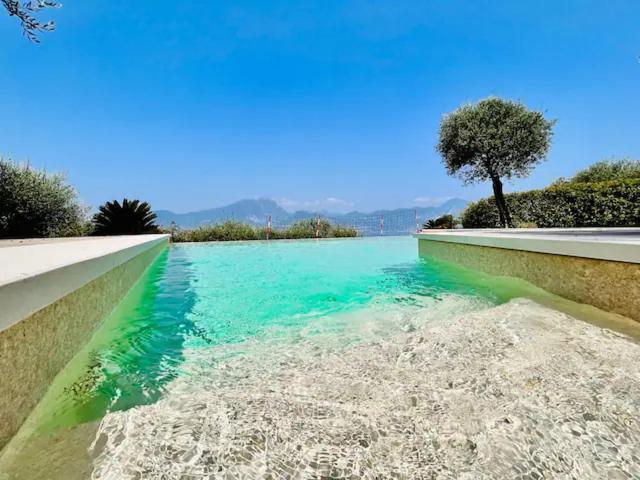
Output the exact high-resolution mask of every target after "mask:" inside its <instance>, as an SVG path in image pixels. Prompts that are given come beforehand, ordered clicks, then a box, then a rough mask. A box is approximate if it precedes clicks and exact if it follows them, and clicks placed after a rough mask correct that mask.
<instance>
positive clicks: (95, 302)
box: [0, 241, 167, 449]
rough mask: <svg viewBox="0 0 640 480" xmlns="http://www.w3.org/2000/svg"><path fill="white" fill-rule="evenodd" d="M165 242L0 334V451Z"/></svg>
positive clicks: (164, 245) (162, 247)
mask: <svg viewBox="0 0 640 480" xmlns="http://www.w3.org/2000/svg"><path fill="white" fill-rule="evenodd" d="M166 245H167V242H166V241H165V242H161V243H159V244H157V245H156V246H154V247H152V248H150V249H149V250H147V251H145V252H143V253H141V254H140V255H138V256H136V257H135V258H133V259H131V260H129V261H128V262H126V263H124V264H122V265H120V266H118V267H116V268H114V269H112V270H110V271H109V272H107V273H106V274H104V275H102V276H101V277H99V278H97V279H95V280H93V281H92V282H90V283H88V284H86V285H85V286H83V287H81V288H79V289H78V290H76V291H74V292H72V293H71V294H69V295H67V296H66V297H63V298H61V299H60V300H58V301H56V302H54V303H52V304H51V305H49V306H47V307H45V308H43V309H41V310H39V311H38V312H36V313H34V314H33V315H31V316H30V317H28V318H26V319H24V320H22V321H20V322H18V323H16V324H15V325H13V326H12V327H10V328H8V329H7V330H3V331H1V332H0V449H1V448H2V447H3V446H4V445H6V443H7V442H8V441H9V440H10V439H11V437H12V436H13V435H14V434H15V433H16V432H17V430H18V429H19V428H20V426H21V425H22V423H23V422H24V420H25V419H26V418H27V416H28V415H29V413H30V412H31V410H32V409H33V408H34V407H35V406H36V405H37V403H38V402H39V401H40V399H41V398H42V396H43V395H44V393H45V392H46V391H47V388H48V387H49V385H50V384H51V382H52V381H53V379H54V377H55V376H56V375H57V374H58V372H59V371H60V370H61V369H62V368H63V367H64V366H65V365H66V364H67V362H68V361H69V360H71V358H72V357H73V356H74V355H75V354H76V353H77V352H78V350H79V349H80V348H81V347H82V346H83V345H84V344H85V343H86V342H87V341H88V340H89V339H90V338H91V336H92V334H93V333H94V331H95V330H96V328H97V327H98V326H99V325H100V323H101V322H102V320H103V319H104V318H106V316H107V315H108V314H109V313H110V312H111V311H112V310H113V309H114V308H115V307H116V305H117V304H118V303H119V302H120V301H121V300H122V299H123V298H124V296H125V295H126V293H127V291H128V290H129V289H130V288H131V286H132V285H133V284H134V283H135V282H136V281H137V280H138V279H139V278H140V276H141V275H142V273H143V272H144V271H145V269H146V268H147V267H148V266H149V264H150V263H151V262H152V261H153V260H154V259H155V257H156V256H157V255H158V254H159V253H160V252H161V251H162V250H163V249H164V248H166Z"/></svg>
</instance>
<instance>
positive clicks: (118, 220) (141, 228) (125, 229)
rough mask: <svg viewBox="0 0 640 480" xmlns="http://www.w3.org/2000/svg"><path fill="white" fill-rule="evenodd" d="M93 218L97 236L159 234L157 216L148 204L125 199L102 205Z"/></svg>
mask: <svg viewBox="0 0 640 480" xmlns="http://www.w3.org/2000/svg"><path fill="white" fill-rule="evenodd" d="M99 210H100V211H99V212H98V213H96V214H95V215H94V216H93V225H94V234H95V235H138V234H142V233H157V232H158V226H157V225H156V224H155V223H154V220H155V219H156V214H155V213H153V212H152V211H151V207H150V206H149V204H148V203H147V202H140V200H128V199H126V198H125V199H124V200H123V201H122V204H120V203H119V202H118V201H117V200H114V201H113V202H107V203H105V204H104V205H102V206H101V207H100V209H99Z"/></svg>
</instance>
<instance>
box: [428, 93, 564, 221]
mask: <svg viewBox="0 0 640 480" xmlns="http://www.w3.org/2000/svg"><path fill="white" fill-rule="evenodd" d="M554 123H555V121H553V120H546V119H545V118H544V116H543V114H542V113H541V112H536V111H531V110H529V109H527V107H526V106H525V105H523V104H522V103H519V102H514V101H510V100H503V99H500V98H487V99H485V100H481V101H479V102H478V103H475V104H469V105H464V106H462V107H460V108H458V109H457V110H455V111H453V112H451V113H449V114H447V115H445V117H444V118H443V120H442V123H441V125H440V134H439V140H438V145H437V147H436V149H437V151H438V152H439V153H440V155H441V156H442V159H443V162H444V164H445V166H446V168H447V173H448V174H449V175H454V176H457V177H459V178H461V179H462V180H464V182H465V183H467V184H469V183H475V182H480V181H486V180H491V183H492V185H493V194H494V197H495V201H496V205H497V207H498V213H499V215H500V223H501V224H502V226H503V227H512V226H513V224H512V221H511V214H510V213H509V208H508V206H507V203H506V201H505V198H504V193H503V189H502V180H503V179H505V178H506V179H511V178H514V177H518V178H521V177H526V176H527V175H529V173H530V172H531V169H532V168H533V167H534V166H535V165H536V164H538V163H539V162H541V161H543V160H544V159H545V158H546V155H547V152H548V151H549V145H550V143H551V136H552V127H553V125H554Z"/></svg>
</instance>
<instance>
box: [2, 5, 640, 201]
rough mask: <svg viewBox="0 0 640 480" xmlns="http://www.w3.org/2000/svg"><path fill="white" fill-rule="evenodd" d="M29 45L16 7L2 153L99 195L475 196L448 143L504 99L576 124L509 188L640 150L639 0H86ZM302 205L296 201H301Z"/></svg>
mask: <svg viewBox="0 0 640 480" xmlns="http://www.w3.org/2000/svg"><path fill="white" fill-rule="evenodd" d="M44 17H51V18H54V19H55V20H56V21H57V23H58V28H57V30H56V31H55V32H53V33H49V34H43V35H42V37H41V38H42V44H41V45H39V46H38V45H32V44H30V43H28V42H27V41H26V40H25V39H24V38H23V37H22V36H21V34H20V31H19V27H18V24H17V22H16V21H15V20H14V19H11V18H9V17H8V16H6V15H5V14H4V11H2V12H0V40H1V42H2V43H1V45H2V47H1V48H0V91H1V92H2V97H1V102H0V154H2V155H3V156H5V157H6V156H10V157H12V158H14V159H17V160H25V159H28V160H30V161H31V163H32V164H34V165H36V166H40V167H46V168H47V169H48V170H51V171H63V172H66V173H67V175H68V178H69V180H70V181H71V182H72V183H73V184H74V185H75V186H76V187H77V189H78V191H79V194H80V196H81V198H82V199H83V200H84V201H85V202H86V203H87V204H89V205H92V206H94V207H95V206H96V205H98V204H100V203H101V202H103V201H105V200H109V199H112V198H116V197H122V196H125V195H126V196H128V197H139V198H141V199H145V200H148V201H150V202H151V204H152V206H153V207H154V208H158V209H160V208H162V209H165V208H166V209H171V210H174V211H180V212H181V211H188V210H196V209H201V208H207V207H212V206H217V205H221V204H225V203H228V202H231V201H234V200H237V199H241V198H252V197H261V196H264V197H270V198H273V199H276V200H281V201H283V203H284V204H285V205H286V206H288V208H295V207H301V206H307V207H309V206H317V207H319V208H330V209H332V210H341V209H349V208H351V207H353V208H357V209H360V210H371V209H375V208H380V207H388V208H391V207H399V206H411V205H413V204H416V203H417V202H421V203H422V204H429V203H437V201H438V199H441V198H444V197H451V196H458V197H462V198H467V199H475V198H478V197H479V196H482V195H484V194H487V193H488V192H489V191H490V186H489V185H487V184H485V185H479V186H475V187H464V186H463V185H462V184H461V182H460V181H459V180H457V179H452V178H449V177H447V176H446V175H445V173H444V169H443V167H442V165H441V163H440V160H439V158H438V156H437V154H436V153H435V150H434V145H435V141H436V137H437V129H438V123H439V121H440V118H441V115H442V114H443V113H445V112H449V111H451V110H453V109H455V108H456V107H457V106H459V105H460V104H461V103H464V102H468V101H473V100H478V99H481V98H484V97H486V96H489V95H500V96H504V97H508V98H513V99H519V100H521V101H523V102H525V103H526V104H527V105H528V106H530V107H532V108H535V109H541V110H544V111H546V112H547V116H548V117H549V118H555V119H557V120H558V123H557V126H556V129H555V138H554V142H553V146H552V149H551V153H550V155H549V160H548V161H547V162H546V163H545V164H543V165H541V166H540V167H539V168H538V169H537V170H536V171H535V172H534V174H533V175H532V176H531V177H530V178H529V179H527V180H522V181H516V182H514V183H513V184H510V185H507V190H509V191H511V190H518V189H525V188H531V187H538V186H543V185H545V184H547V183H548V182H550V181H551V180H553V179H554V178H556V177H557V176H560V175H565V176H566V175H571V174H572V173H573V172H575V171H576V170H577V169H579V168H581V167H583V166H584V165H587V164H589V163H591V162H594V161H596V160H599V159H602V158H608V157H612V156H618V157H620V156H631V157H637V158H640V63H639V62H638V58H639V57H640V2H639V1H638V0H628V1H617V0H606V1H603V0H597V1H595V0H594V1H590V0H561V1H558V0H553V1H551V0H549V1H533V0H531V1H513V0H502V1H498V0H492V1H482V0H467V1H456V0H446V1H445V0H437V1H411V2H409V1H404V0H388V1H373V0H371V1H367V0H357V1H348V0H336V1H334V0H322V1H317V2H306V1H297V2H275V1H266V0H265V1H254V2H248V1H243V0H234V1H229V2H227V1H215V2H214V1H189V2H183V1H179V0H174V1H165V0H156V1H153V2H152V1H137V2H134V1H131V0H112V1H108V0H91V1H86V0H82V1H81V0H67V1H65V2H64V7H63V8H62V9H59V10H55V11H52V12H45V13H44ZM283 199H284V200H283Z"/></svg>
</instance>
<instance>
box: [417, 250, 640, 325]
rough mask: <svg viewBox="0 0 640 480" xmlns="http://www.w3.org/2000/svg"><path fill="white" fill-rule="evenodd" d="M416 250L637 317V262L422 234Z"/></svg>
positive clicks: (639, 305) (639, 293) (639, 269)
mask: <svg viewBox="0 0 640 480" xmlns="http://www.w3.org/2000/svg"><path fill="white" fill-rule="evenodd" d="M419 251H420V255H432V256H434V257H436V258H438V259H441V260H445V261H448V262H452V263H457V264H459V265H462V266H464V267H468V268H472V269H475V270H480V271H482V272H486V273H489V274H491V275H505V276H511V277H518V278H522V279H524V280H527V281H528V282H531V283H533V284H534V285H537V286H538V287H541V288H543V289H545V290H547V291H549V292H552V293H555V294H557V295H560V296H561V297H564V298H568V299H570V300H573V301H576V302H580V303H586V304H589V305H593V306H595V307H598V308H601V309H603V310H606V311H609V312H614V313H619V314H621V315H624V316H626V317H629V318H633V319H634V320H637V321H640V265H639V264H635V263H625V262H614V261H608V260H594V259H590V258H581V257H570V256H564V255H551V254H547V253H537V252H527V251H522V250H509V249H504V248H494V247H484V246H478V245H467V244H462V243H453V242H439V241H434V240H422V239H420V240H419Z"/></svg>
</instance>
